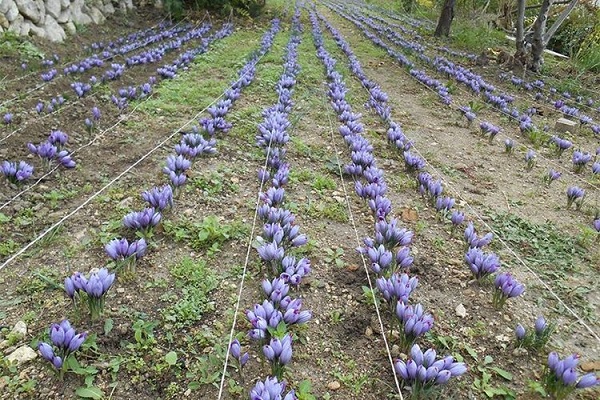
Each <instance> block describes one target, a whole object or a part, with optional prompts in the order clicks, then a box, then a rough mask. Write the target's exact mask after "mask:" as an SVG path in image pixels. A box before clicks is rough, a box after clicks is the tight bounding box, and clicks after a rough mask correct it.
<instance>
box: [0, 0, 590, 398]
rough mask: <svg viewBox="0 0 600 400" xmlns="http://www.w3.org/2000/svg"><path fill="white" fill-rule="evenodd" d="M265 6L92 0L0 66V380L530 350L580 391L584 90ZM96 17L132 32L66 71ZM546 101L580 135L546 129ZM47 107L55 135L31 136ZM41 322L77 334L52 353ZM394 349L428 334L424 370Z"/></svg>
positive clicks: (492, 386)
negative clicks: (179, 16)
mask: <svg viewBox="0 0 600 400" xmlns="http://www.w3.org/2000/svg"><path fill="white" fill-rule="evenodd" d="M267 10H268V12H267V13H265V16H263V17H261V19H259V20H257V21H256V23H255V24H254V25H252V26H248V25H245V24H244V23H243V21H234V22H233V23H232V24H230V23H228V21H218V20H215V19H212V21H211V23H208V22H207V21H191V22H188V21H184V22H180V23H173V24H171V23H167V22H165V21H164V20H162V19H161V18H160V17H152V16H149V17H145V18H142V17H141V16H140V17H139V18H134V19H133V20H131V21H129V22H128V23H127V24H125V23H124V21H113V22H110V21H109V22H107V24H109V25H105V26H104V27H88V28H86V29H87V30H88V31H86V32H85V33H84V35H82V36H80V37H78V38H77V39H73V41H72V42H70V43H69V44H67V45H66V46H65V47H64V48H62V47H54V48H46V47H45V45H44V44H42V43H40V44H38V46H39V48H40V49H41V50H43V51H44V52H45V53H47V54H54V53H56V54H57V56H58V57H57V58H58V61H56V60H54V61H55V62H56V63H57V64H60V65H61V67H60V68H58V67H56V66H50V65H34V63H29V65H28V70H24V71H18V69H19V68H20V67H19V68H14V67H15V66H19V65H20V64H21V63H22V60H21V59H19V58H18V57H15V58H11V59H10V60H9V63H10V65H11V68H9V67H6V69H4V68H5V67H4V65H5V64H3V66H2V67H1V68H2V69H0V74H3V75H6V79H5V80H4V81H3V83H2V85H3V86H2V92H1V93H2V98H0V104H2V108H1V109H0V118H4V117H5V115H6V114H11V117H6V118H7V120H6V121H5V122H6V123H4V120H3V121H0V162H3V161H5V160H7V161H10V162H17V163H18V162H19V161H20V160H23V161H25V162H26V163H28V164H30V165H32V166H33V167H34V170H33V174H32V175H31V177H29V178H28V179H21V178H23V177H24V176H26V175H27V174H26V173H25V174H24V175H17V176H15V178H14V179H13V180H16V182H9V180H8V179H4V178H3V177H2V176H0V188H1V189H0V328H1V331H0V351H1V352H2V353H3V354H2V356H6V357H5V358H4V359H3V361H2V362H1V363H0V393H1V395H0V398H3V399H4V398H6V399H12V398H15V399H21V398H35V399H54V398H68V399H70V398H98V399H101V398H113V399H149V398H152V399H181V398H197V399H221V398H223V399H236V398H249V396H250V398H267V397H266V395H265V394H264V393H263V394H261V393H262V391H263V390H265V391H267V390H271V392H277V393H281V397H280V398H282V399H283V398H285V399H293V398H298V399H300V400H302V399H306V400H308V399H312V398H318V399H383V398H441V399H442V398H443V399H448V398H454V399H484V398H504V399H512V398H514V399H537V398H547V396H545V395H544V393H545V391H546V392H547V391H548V390H549V389H548V387H547V386H544V384H543V380H544V379H545V378H544V377H545V376H546V375H545V374H546V372H545V371H544V366H545V365H546V364H547V358H548V354H549V353H550V352H553V351H554V352H556V353H557V354H558V355H559V356H560V357H561V359H562V358H564V357H566V356H568V355H570V354H572V353H578V354H580V355H581V358H580V360H579V365H578V367H577V369H576V372H577V373H578V374H580V375H583V374H592V375H588V376H587V377H586V378H585V380H584V381H582V382H581V383H579V385H580V386H593V385H594V384H595V383H596V380H594V378H593V374H598V370H599V369H600V330H599V326H600V324H599V321H598V315H599V308H600V296H599V293H600V292H599V291H598V289H599V282H600V280H599V279H598V272H599V270H600V261H599V260H600V250H599V247H598V243H599V240H600V215H599V213H600V205H599V204H598V202H599V200H600V190H599V188H600V179H599V177H600V164H598V163H599V162H600V155H599V154H598V153H599V152H600V141H599V137H600V136H598V135H597V134H595V133H594V128H593V127H594V126H597V124H598V122H597V121H600V114H599V113H598V111H597V110H596V109H597V108H598V106H599V105H600V99H598V98H597V97H594V96H595V95H594V93H593V92H589V91H586V89H585V88H581V91H580V92H578V93H566V94H565V93H562V91H561V90H553V87H554V85H555V82H554V81H552V82H550V81H549V82H548V83H545V84H544V85H543V86H542V85H541V84H539V83H536V84H535V86H532V87H531V89H530V86H529V85H528V84H531V83H530V81H533V80H526V81H518V79H517V80H516V79H513V77H512V76H511V75H510V74H507V73H506V72H505V71H501V70H499V69H497V68H496V67H494V66H487V67H478V66H474V65H473V63H472V61H471V60H472V59H473V57H471V56H469V55H468V54H466V53H461V52H456V51H453V50H452V49H448V48H447V47H441V46H436V45H434V44H431V42H430V40H429V39H430V37H429V36H428V35H429V34H430V33H428V30H427V29H426V25H424V23H423V22H420V21H417V20H414V19H412V18H409V17H407V16H396V15H391V14H389V13H387V12H383V11H382V10H378V9H374V8H368V7H367V6H366V5H365V4H362V3H360V2H356V3H354V2H341V1H326V2H319V3H318V4H316V5H315V6H313V5H311V4H305V5H301V4H298V5H294V4H291V3H289V2H283V1H275V0H274V1H269V2H267ZM111 24H112V25H111ZM160 32H163V34H160ZM164 32H168V34H165V33H164ZM119 38H123V39H122V40H121V41H119ZM111 40H115V41H118V42H120V43H122V44H123V45H129V47H130V48H123V49H122V51H121V52H122V53H124V54H122V55H115V56H112V55H110V54H104V56H110V57H112V59H110V60H105V61H104V62H103V65H102V66H99V67H93V66H92V67H91V68H89V69H87V66H86V67H85V68H83V69H87V70H86V71H83V70H82V72H81V73H79V72H75V73H68V74H65V73H64V67H65V64H67V65H72V63H76V62H77V63H80V62H82V61H83V60H84V59H86V58H88V61H89V60H90V59H89V57H90V56H91V55H92V53H94V52H95V53H98V55H99V57H100V58H103V57H104V56H103V55H102V52H103V51H109V50H110V51H114V48H115V47H116V46H112V47H111V46H107V43H108V42H109V41H111ZM100 41H102V44H101V45H100V44H99V43H98V42H100ZM94 42H96V44H94V45H93V46H92V43H94ZM86 47H90V48H92V47H93V48H92V49H91V50H87V51H86V50H84V49H85V48H86ZM111 49H112V50H111ZM127 57H135V60H141V63H140V64H138V63H137V61H136V62H134V59H133V58H130V62H129V64H127V62H126V59H127ZM104 58H107V57H104ZM47 64H48V63H47ZM111 64H121V65H124V67H123V68H120V67H119V68H118V67H116V66H115V67H112V66H111ZM83 65H87V64H85V62H84V64H83ZM463 67H464V69H463ZM471 67H472V69H470V70H468V69H467V68H471ZM33 68H36V69H37V71H38V72H36V73H30V71H31V70H32V69H33ZM53 68H56V69H57V76H56V77H55V78H53V79H52V80H50V81H48V82H47V83H44V82H43V80H42V79H41V77H40V74H41V73H46V72H47V71H49V70H51V69H53ZM121 69H122V75H121V76H119V77H115V79H113V77H112V76H111V74H112V72H106V71H109V70H110V71H120V70H121ZM103 75H104V76H105V79H104V80H103V79H102V78H101V77H102V76H103ZM92 76H95V77H96V78H97V81H96V82H95V83H94V82H93V80H92V81H90V79H92ZM77 82H79V83H81V84H82V85H84V84H88V83H89V84H90V86H91V88H90V92H89V93H85V94H84V95H82V96H79V95H78V94H76V91H75V90H74V89H73V86H72V84H74V83H77ZM77 85H79V84H76V86H77ZM81 87H83V86H81ZM486 92H487V93H486ZM561 93H562V94H561ZM60 96H62V97H63V99H64V100H65V101H64V104H62V105H59V104H58V101H59V100H58V99H59V97H60ZM578 96H582V98H581V99H577V97H578ZM53 98H54V99H55V104H54V106H52V108H51V109H50V110H48V109H47V106H48V105H51V104H52V99H53ZM557 101H560V102H564V104H562V103H560V102H559V104H558V105H557V104H556V102H557ZM39 102H42V103H43V107H42V109H41V110H38V109H36V107H37V105H38V103H39ZM564 106H566V107H567V108H566V109H565V108H563V107H564ZM93 107H97V109H98V111H99V116H98V114H97V112H96V111H95V110H94V111H92V108H93ZM532 107H535V108H536V110H535V112H533V111H531V112H529V113H528V112H527V110H528V109H531V108H532ZM569 107H570V108H571V109H569ZM572 108H577V110H578V111H573V110H572ZM94 113H96V114H94ZM574 113H575V114H578V115H577V116H576V117H575V116H574ZM511 114H513V115H511ZM563 115H566V116H567V117H570V118H571V119H572V120H574V121H575V122H576V125H578V129H577V132H573V133H567V134H565V133H558V132H554V131H553V127H554V122H555V120H556V119H557V118H558V117H560V116H563ZM581 115H586V116H589V117H590V118H591V121H587V122H586V121H585V120H584V121H583V122H582V121H581V120H580V119H581ZM86 119H88V122H86ZM484 123H486V124H487V125H486V124H484ZM481 124H483V128H481V127H480V126H481ZM489 126H493V127H494V129H497V132H496V131H494V130H493V129H489V128H488V127H489ZM544 126H548V127H549V128H548V129H547V130H545V129H544V128H543V127H544ZM57 130H60V131H62V132H64V133H66V134H67V135H68V141H67V142H66V144H64V143H63V144H61V143H60V141H61V140H60V139H57V137H60V135H59V134H56V133H54V134H53V135H54V136H52V137H50V140H51V141H52V140H54V144H55V145H56V146H57V147H60V146H59V144H61V145H62V149H66V153H63V154H62V155H61V156H60V157H58V156H55V157H49V158H50V160H49V161H48V162H47V161H46V160H44V159H42V158H41V157H38V156H37V155H33V154H32V153H31V146H29V147H28V143H32V144H33V145H35V146H38V145H39V144H40V143H42V142H43V141H45V140H46V139H48V137H49V136H48V135H49V134H51V132H53V131H57ZM490 132H494V133H493V134H490ZM507 141H508V145H507V144H506V143H507ZM567 142H568V143H570V144H571V145H570V146H568V145H567V144H565V143H567ZM560 143H562V146H563V148H564V149H563V152H562V155H560V156H559V154H558V153H559V151H558V150H557V148H558V147H559V144H560ZM48 146H50V145H48ZM507 146H508V147H507ZM507 148H508V149H509V150H510V151H507ZM597 149H598V150H597ZM60 150H61V148H59V149H57V151H60ZM37 152H38V153H40V152H42V151H41V150H39V148H38V150H37ZM528 153H529V155H527V154H528ZM588 155H589V157H588ZM69 157H70V159H71V160H72V162H69ZM587 158H589V160H588V159H587ZM574 160H575V161H576V162H575V164H574V163H573V161H574ZM582 160H583V161H582ZM46 164H49V165H46ZM73 164H75V165H73ZM4 169H5V170H6V171H8V169H9V168H8V167H5V168H4ZM549 170H552V171H554V173H555V175H554V177H556V174H560V178H559V179H555V180H553V181H549V180H548V179H544V177H547V176H549V175H548V174H549V172H548V171H549ZM17 177H19V179H17ZM153 188H156V189H155V192H154V193H153V194H152V193H150V192H148V193H146V194H145V195H143V196H142V193H143V192H145V191H150V190H151V189H153ZM580 191H584V192H585V196H584V197H583V198H581V197H578V196H577V193H578V192H580ZM567 192H569V193H571V195H572V198H571V201H570V202H569V204H568V203H567ZM171 203H172V204H171ZM147 207H154V208H153V209H148V208H147ZM142 210H144V212H146V213H148V218H146V219H145V218H144V217H142V216H140V215H134V214H132V213H133V212H141V211H142ZM126 216H127V217H126ZM463 219H464V220H463ZM470 224H472V227H470ZM468 226H469V228H467V227H468ZM465 229H467V232H466V233H465ZM471 229H474V230H475V231H476V233H472V232H471V233H470V232H469V230H471ZM487 233H493V235H487V236H486V234H487ZM465 237H466V239H465ZM490 238H492V239H491V241H490V240H489V239H490ZM115 239H123V240H124V239H126V240H127V241H128V244H132V246H134V247H129V248H128V247H127V246H125V247H124V248H123V247H122V246H121V244H122V243H123V242H120V243H121V244H118V243H117V241H115ZM106 246H108V247H106ZM119 246H121V247H119ZM470 248H474V249H470ZM478 249H479V250H478ZM478 252H479V254H480V255H482V256H487V257H488V261H489V260H491V261H492V262H487V263H483V262H482V261H481V260H475V259H473V258H472V257H473V255H474V254H477V253H478ZM466 254H467V255H469V256H468V257H467V260H466V259H465V257H466ZM284 257H285V258H284ZM123 258H125V259H124V260H123ZM467 264H469V266H467ZM93 268H98V269H99V268H107V269H108V271H107V272H109V273H110V274H112V273H114V274H115V280H114V282H112V284H111V283H110V281H111V279H112V278H111V276H112V275H108V277H105V278H104V279H106V281H105V287H104V288H103V287H102V285H100V286H96V287H92V286H93V284H92V282H94V279H96V277H94V278H92V277H91V276H90V270H92V269H93ZM76 272H81V273H82V274H83V275H85V276H87V277H88V278H89V281H88V283H83V284H82V283H81V281H80V279H81V278H80V276H79V275H77V274H75V275H74V273H76ZM92 272H93V271H92ZM507 273H508V275H507ZM101 274H102V273H101ZM66 278H69V279H73V282H75V284H74V286H70V282H71V281H70V280H69V279H67V281H66V282H65V279H66ZM267 280H268V281H267ZM499 280H508V281H509V282H512V283H510V285H509V287H507V286H506V285H505V286H504V288H503V289H498V288H496V287H495V286H497V284H496V283H495V282H497V281H499ZM78 282H79V283H78ZM394 283H396V286H394ZM65 287H66V289H67V290H66V291H65ZM523 289H524V291H523ZM104 292H105V293H104ZM494 294H495V296H496V297H493V296H494ZM100 295H102V298H103V299H104V300H103V302H104V307H103V310H102V307H100V309H98V306H99V303H101V302H102V301H100V300H98V299H99V298H100ZM507 297H510V298H508V299H507ZM86 301H89V302H90V303H91V304H92V305H93V306H94V309H93V314H94V315H93V317H94V318H93V319H92V315H90V311H88V307H87V302H86ZM502 303H504V304H502ZM421 307H422V310H420V309H421ZM98 311H101V312H99V313H98V314H99V315H96V312H98ZM540 315H543V316H544V318H545V320H546V321H548V323H549V324H550V325H551V326H552V327H554V328H553V332H552V333H551V334H550V335H549V338H546V336H544V335H547V331H546V332H545V333H544V334H542V335H541V336H543V340H542V341H544V340H545V339H548V341H547V343H542V344H540V340H538V342H537V347H535V346H534V345H533V344H532V343H530V342H531V341H533V337H534V336H535V334H534V333H533V332H534V330H535V329H534V322H535V321H536V318H538V317H539V316H540ZM65 319H68V320H69V321H70V324H71V325H72V326H73V327H74V328H75V329H76V330H77V332H87V335H86V336H85V341H84V342H83V343H82V344H81V345H80V346H76V345H75V344H73V345H72V346H73V347H72V348H71V349H70V350H64V349H63V350H61V344H60V343H64V341H65V339H64V337H62V336H61V337H59V336H60V335H59V334H58V333H57V331H58V330H59V328H58V326H56V325H54V326H53V328H52V329H50V327H51V326H52V324H54V323H59V322H61V321H63V320H65ZM19 321H21V322H19ZM64 324H65V323H64V322H63V327H64ZM518 324H522V325H523V326H525V328H526V330H527V335H528V336H527V339H525V340H523V341H520V342H519V341H518V340H517V339H516V337H515V328H516V326H517V325H518ZM15 325H16V326H15ZM23 326H25V327H26V332H25V330H24V329H23ZM538 328H540V327H538ZM19 329H21V332H19ZM60 329H62V328H60ZM540 330H541V329H540ZM57 335H59V336H57ZM532 335H533V336H532ZM59 339H60V340H59ZM538 339H539V338H538ZM61 340H62V342H61ZM40 342H45V343H48V344H50V345H53V347H54V348H53V352H50V351H49V350H48V349H47V348H46V347H44V346H42V348H41V350H42V351H41V352H40V351H38V346H39V343H40ZM59 342H60V343H59ZM66 343H67V347H68V344H69V341H68V340H66ZM232 343H233V345H232ZM413 344H418V345H419V346H420V349H421V350H422V351H425V350H427V349H430V348H434V349H435V351H436V353H437V359H442V358H443V357H446V356H451V358H446V359H445V362H443V363H441V364H440V363H438V364H435V366H436V367H435V368H430V369H429V370H427V377H426V379H425V381H426V383H425V384H423V381H424V380H423V377H421V380H419V379H417V378H415V375H414V374H413V373H412V372H411V368H413V367H414V366H415V363H417V364H419V363H422V364H425V367H427V365H428V364H427V363H428V362H429V361H422V360H420V355H419V352H418V351H417V348H416V347H413ZM238 345H239V349H238V347H237V346H238ZM263 346H265V347H263ZM76 348H77V349H76ZM228 349H231V351H228ZM19 352H25V354H26V355H27V354H28V352H29V355H30V356H31V357H33V355H32V354H31V353H33V354H35V355H36V358H35V359H32V360H27V361H25V360H23V361H21V362H20V363H15V364H11V363H10V361H9V359H11V358H14V357H16V354H17V353H19ZM246 352H247V353H248V355H247V356H246V355H245V353H246ZM431 355H432V353H431V352H429V353H427V355H426V356H425V358H426V359H427V358H428V357H429V356H431ZM58 356H60V357H61V358H60V359H58V358H57V357H58ZM290 357H291V358H290ZM52 363H54V366H53V364H52ZM429 363H430V364H431V362H429ZM574 371H575V370H574ZM274 376H276V378H274ZM282 382H285V384H283V383H282ZM419 382H421V383H419ZM435 382H437V383H439V384H436V383H435ZM265 385H266V387H267V388H265ZM573 387H574V386H573ZM269 388H270V389H269ZM599 394H600V392H599V391H598V390H597V388H582V389H576V390H574V393H572V396H573V398H582V399H596V398H598V396H599ZM252 396H254V397H252ZM260 396H263V397H260ZM313 396H314V397H313Z"/></svg>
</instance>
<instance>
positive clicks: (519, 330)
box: [515, 324, 526, 341]
mask: <svg viewBox="0 0 600 400" xmlns="http://www.w3.org/2000/svg"><path fill="white" fill-rule="evenodd" d="M525 334H526V331H525V328H524V327H523V325H521V324H517V327H516V328H515V336H516V337H517V340H518V341H522V340H523V339H525Z"/></svg>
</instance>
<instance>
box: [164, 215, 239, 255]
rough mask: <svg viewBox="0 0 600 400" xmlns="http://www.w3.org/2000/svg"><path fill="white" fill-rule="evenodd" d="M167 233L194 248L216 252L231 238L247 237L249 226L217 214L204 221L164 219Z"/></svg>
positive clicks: (177, 240)
mask: <svg viewBox="0 0 600 400" xmlns="http://www.w3.org/2000/svg"><path fill="white" fill-rule="evenodd" d="M163 226H164V229H165V234H166V235H168V236H171V237H172V238H173V239H174V240H175V241H176V242H186V243H187V244H188V245H189V246H190V247H191V248H192V249H194V250H199V251H200V250H208V252H209V253H211V254H214V253H217V252H219V251H220V246H221V245H222V244H224V243H225V242H227V241H229V240H234V239H240V238H243V237H246V236H247V235H248V232H249V228H248V226H246V225H244V224H243V223H241V222H235V221H234V222H232V223H225V222H223V221H220V220H219V218H217V217H216V216H215V215H209V216H207V217H204V219H203V220H202V222H194V221H190V220H188V219H180V220H178V221H177V222H171V221H164V223H163Z"/></svg>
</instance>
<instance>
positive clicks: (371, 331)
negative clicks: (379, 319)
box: [365, 326, 373, 337]
mask: <svg viewBox="0 0 600 400" xmlns="http://www.w3.org/2000/svg"><path fill="white" fill-rule="evenodd" d="M365 336H366V337H371V336H373V329H371V327H370V326H367V329H365Z"/></svg>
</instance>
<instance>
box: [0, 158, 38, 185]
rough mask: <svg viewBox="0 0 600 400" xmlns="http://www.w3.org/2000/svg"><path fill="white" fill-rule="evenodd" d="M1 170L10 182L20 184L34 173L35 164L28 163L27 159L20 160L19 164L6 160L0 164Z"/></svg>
mask: <svg viewBox="0 0 600 400" xmlns="http://www.w3.org/2000/svg"><path fill="white" fill-rule="evenodd" d="M0 172H2V174H3V175H4V176H5V177H6V179H8V181H9V182H11V183H15V184H18V183H21V182H23V181H25V180H27V179H29V178H30V177H31V175H33V166H31V165H29V164H27V163H26V162H25V161H19V163H18V164H17V163H13V162H9V161H4V162H3V163H2V165H1V166H0Z"/></svg>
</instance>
